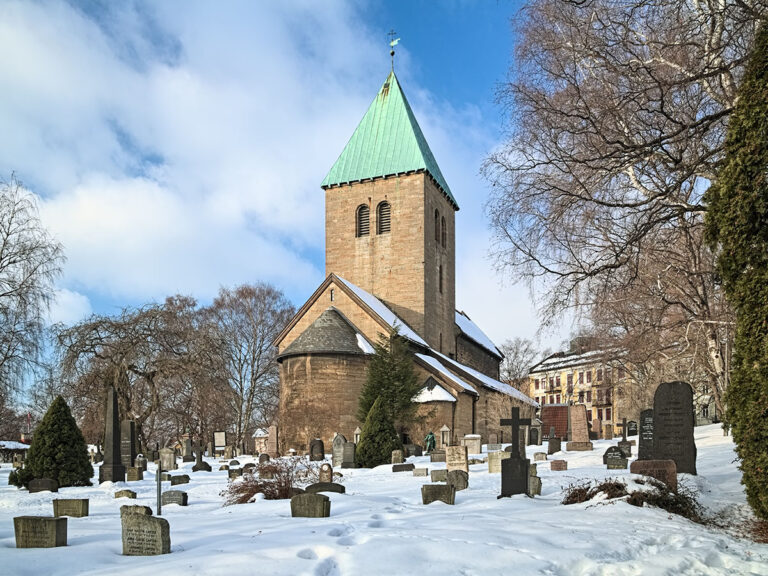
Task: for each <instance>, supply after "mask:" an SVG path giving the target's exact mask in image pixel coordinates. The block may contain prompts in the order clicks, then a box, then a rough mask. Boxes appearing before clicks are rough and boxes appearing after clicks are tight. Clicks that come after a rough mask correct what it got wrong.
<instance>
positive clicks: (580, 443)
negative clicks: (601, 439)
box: [565, 404, 592, 451]
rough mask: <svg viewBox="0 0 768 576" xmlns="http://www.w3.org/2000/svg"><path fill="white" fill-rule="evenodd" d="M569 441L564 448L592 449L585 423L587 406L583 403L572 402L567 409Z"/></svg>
mask: <svg viewBox="0 0 768 576" xmlns="http://www.w3.org/2000/svg"><path fill="white" fill-rule="evenodd" d="M568 428H569V435H568V438H569V442H568V444H566V446H565V449H566V450H569V451H570V450H579V451H581V450H592V442H590V441H589V427H588V425H587V408H586V406H584V405H583V404H574V405H573V406H570V407H569V410H568Z"/></svg>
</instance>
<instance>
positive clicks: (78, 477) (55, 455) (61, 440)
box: [9, 396, 93, 487]
mask: <svg viewBox="0 0 768 576" xmlns="http://www.w3.org/2000/svg"><path fill="white" fill-rule="evenodd" d="M92 476H93V466H91V461H90V459H89V458H88V448H87V446H86V444H85V439H84V438H83V434H82V432H80V428H78V427H77V423H76V422H75V419H74V418H73V417H72V413H71V412H70V411H69V406H67V403H66V402H65V401H64V399H63V398H62V397H61V396H58V397H57V398H56V400H54V401H53V404H51V407H50V408H48V411H47V412H46V413H45V416H43V419H42V421H41V422H40V424H39V425H38V427H37V429H36V430H35V435H34V436H33V437H32V444H31V445H30V447H29V451H28V453H27V459H26V461H25V462H24V471H23V472H22V473H20V474H18V476H17V477H18V480H19V483H20V484H23V485H24V486H25V487H28V486H29V482H30V481H31V480H33V479H35V478H51V479H53V480H56V481H57V482H58V483H59V487H64V486H90V485H91V477H92ZM9 481H10V478H9Z"/></svg>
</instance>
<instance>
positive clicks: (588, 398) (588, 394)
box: [587, 390, 592, 402]
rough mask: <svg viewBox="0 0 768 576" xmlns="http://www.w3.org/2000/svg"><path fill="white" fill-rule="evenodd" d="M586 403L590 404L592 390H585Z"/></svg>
mask: <svg viewBox="0 0 768 576" xmlns="http://www.w3.org/2000/svg"><path fill="white" fill-rule="evenodd" d="M587 402H592V390H587Z"/></svg>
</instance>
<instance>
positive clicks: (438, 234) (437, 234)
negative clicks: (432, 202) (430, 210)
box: [435, 209, 440, 244]
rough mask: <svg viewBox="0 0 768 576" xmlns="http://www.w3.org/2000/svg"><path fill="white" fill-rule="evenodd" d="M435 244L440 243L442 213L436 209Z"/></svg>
mask: <svg viewBox="0 0 768 576" xmlns="http://www.w3.org/2000/svg"><path fill="white" fill-rule="evenodd" d="M435 242H437V243H438V244H439V243H440V212H439V211H438V210H437V209H435Z"/></svg>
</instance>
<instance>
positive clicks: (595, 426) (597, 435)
mask: <svg viewBox="0 0 768 576" xmlns="http://www.w3.org/2000/svg"><path fill="white" fill-rule="evenodd" d="M590 436H593V437H594V439H595V440H602V439H603V422H602V420H592V434H591V435H590Z"/></svg>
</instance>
